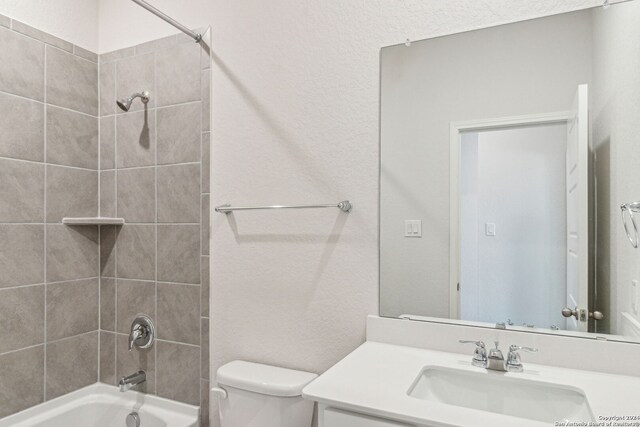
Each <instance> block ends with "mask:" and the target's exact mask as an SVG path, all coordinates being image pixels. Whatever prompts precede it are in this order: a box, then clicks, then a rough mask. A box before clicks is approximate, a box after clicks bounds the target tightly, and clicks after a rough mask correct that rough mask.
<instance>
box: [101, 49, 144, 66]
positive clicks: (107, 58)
mask: <svg viewBox="0 0 640 427" xmlns="http://www.w3.org/2000/svg"><path fill="white" fill-rule="evenodd" d="M135 52H136V48H135V46H132V47H126V48H124V49H118V50H114V51H111V52H106V53H102V54H100V57H99V59H98V60H99V62H100V64H105V63H108V62H112V61H116V60H118V59H122V58H127V57H129V56H133V55H134V54H135Z"/></svg>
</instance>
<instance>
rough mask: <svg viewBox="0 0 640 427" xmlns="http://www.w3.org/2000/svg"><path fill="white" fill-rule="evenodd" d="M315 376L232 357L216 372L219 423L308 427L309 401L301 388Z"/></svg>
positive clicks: (237, 426) (232, 426) (247, 426)
mask: <svg viewBox="0 0 640 427" xmlns="http://www.w3.org/2000/svg"><path fill="white" fill-rule="evenodd" d="M316 377H317V375H316V374H311V373H309V372H301V371H295V370H292V369H285V368H278V367H275V366H268V365H261V364H258V363H251V362H244V361H239V360H237V361H234V362H231V363H228V364H226V365H224V366H222V367H221V368H220V369H218V372H217V382H218V387H216V388H214V389H212V392H213V393H214V394H217V395H218V397H219V399H220V400H219V405H220V410H219V413H220V425H221V426H222V427H309V426H311V419H312V417H313V402H312V401H309V400H305V399H303V398H302V389H303V388H304V387H305V386H306V385H307V384H309V383H310V382H311V381H313V380H314V379H315V378H316Z"/></svg>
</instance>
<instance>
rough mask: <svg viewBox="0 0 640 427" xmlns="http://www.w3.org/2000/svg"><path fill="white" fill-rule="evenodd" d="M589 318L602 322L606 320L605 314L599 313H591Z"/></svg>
mask: <svg viewBox="0 0 640 427" xmlns="http://www.w3.org/2000/svg"><path fill="white" fill-rule="evenodd" d="M589 317H590V318H592V319H593V320H602V319H604V314H602V313H601V312H599V311H590V312H589Z"/></svg>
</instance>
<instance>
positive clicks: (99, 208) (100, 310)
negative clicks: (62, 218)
mask: <svg viewBox="0 0 640 427" xmlns="http://www.w3.org/2000/svg"><path fill="white" fill-rule="evenodd" d="M74 52H75V45H74ZM96 65H97V67H98V119H97V120H98V217H102V171H101V169H102V138H100V135H101V120H100V107H101V105H100V104H101V94H102V87H101V86H102V85H101V84H100V63H99V62H97V63H96ZM101 265H102V225H98V364H97V367H98V372H97V373H96V374H97V375H96V378H97V379H98V382H100V380H101V379H102V378H101V375H100V368H101V366H100V361H101V357H100V355H101V354H102V337H101V333H100V328H101V327H102V271H101V270H102V269H101V268H100V267H101Z"/></svg>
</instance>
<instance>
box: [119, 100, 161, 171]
mask: <svg viewBox="0 0 640 427" xmlns="http://www.w3.org/2000/svg"><path fill="white" fill-rule="evenodd" d="M116 135H117V139H116V140H117V150H118V154H117V157H118V158H117V165H118V167H119V168H124V167H135V166H153V165H155V155H156V119H155V110H145V111H140V112H136V113H127V114H120V115H118V116H117V118H116Z"/></svg>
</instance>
